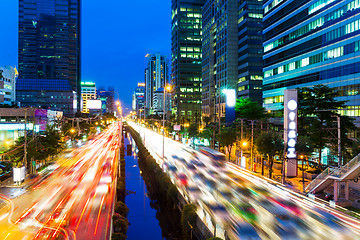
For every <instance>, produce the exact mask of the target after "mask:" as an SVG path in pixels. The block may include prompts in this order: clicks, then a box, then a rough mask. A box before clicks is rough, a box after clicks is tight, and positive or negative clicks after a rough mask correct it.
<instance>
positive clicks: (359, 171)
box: [305, 154, 360, 201]
mask: <svg viewBox="0 0 360 240" xmlns="http://www.w3.org/2000/svg"><path fill="white" fill-rule="evenodd" d="M358 178H360V154H358V155H357V156H356V157H354V158H353V159H352V160H351V161H350V162H348V163H347V164H346V165H344V166H341V167H328V168H327V169H325V170H324V171H323V172H322V173H321V174H319V176H317V177H316V178H315V179H314V180H313V181H312V182H311V183H310V184H309V185H307V187H306V188H305V191H306V192H307V193H313V194H315V193H317V192H321V191H323V190H324V189H325V188H327V187H329V186H330V185H332V184H333V185H334V200H335V201H337V197H338V185H339V184H338V183H339V182H345V199H346V200H348V193H349V181H351V180H353V181H355V182H356V181H358V180H359V179H358Z"/></svg>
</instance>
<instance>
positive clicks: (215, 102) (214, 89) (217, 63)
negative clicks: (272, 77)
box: [202, 0, 263, 121]
mask: <svg viewBox="0 0 360 240" xmlns="http://www.w3.org/2000/svg"><path fill="white" fill-rule="evenodd" d="M262 16H263V14H262V2H259V1H254V0H248V1H244V0H242V1H240V0H224V1H215V0H208V1H207V2H206V3H205V4H204V7H203V34H202V51H203V56H202V57H203V58H202V115H203V116H204V117H210V118H211V119H212V121H215V119H217V118H218V117H219V109H220V116H221V117H223V116H224V115H225V108H226V104H225V96H224V93H223V92H224V90H225V89H234V90H235V91H236V93H237V94H236V96H237V98H240V97H243V98H248V97H249V98H250V99H251V100H252V101H256V102H258V103H259V104H262V89H261V88H262V79H263V73H262V35H261V33H262Z"/></svg>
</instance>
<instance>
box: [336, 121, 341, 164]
mask: <svg viewBox="0 0 360 240" xmlns="http://www.w3.org/2000/svg"><path fill="white" fill-rule="evenodd" d="M336 117H337V125H338V127H337V130H338V158H339V159H338V165H339V167H341V166H342V159H341V128H340V127H341V125H340V115H337V116H336Z"/></svg>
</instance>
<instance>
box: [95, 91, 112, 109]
mask: <svg viewBox="0 0 360 240" xmlns="http://www.w3.org/2000/svg"><path fill="white" fill-rule="evenodd" d="M114 91H115V89H114V88H113V87H108V90H105V88H104V87H99V88H98V91H97V99H100V100H101V109H102V113H111V114H114V112H115V92H114Z"/></svg>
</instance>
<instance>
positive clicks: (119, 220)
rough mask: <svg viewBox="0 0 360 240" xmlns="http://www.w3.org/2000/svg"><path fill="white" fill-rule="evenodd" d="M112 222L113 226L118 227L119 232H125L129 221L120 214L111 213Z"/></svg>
mask: <svg viewBox="0 0 360 240" xmlns="http://www.w3.org/2000/svg"><path fill="white" fill-rule="evenodd" d="M113 224H114V227H115V228H119V229H120V232H121V233H123V234H126V232H127V229H128V225H129V221H128V220H127V219H126V218H125V217H124V216H122V215H120V214H118V213H115V214H114V215H113Z"/></svg>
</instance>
